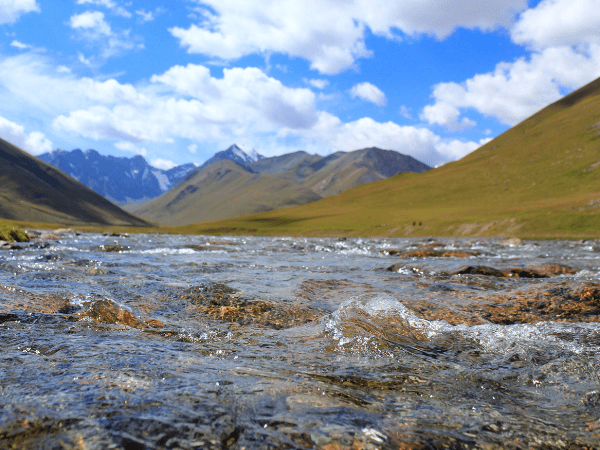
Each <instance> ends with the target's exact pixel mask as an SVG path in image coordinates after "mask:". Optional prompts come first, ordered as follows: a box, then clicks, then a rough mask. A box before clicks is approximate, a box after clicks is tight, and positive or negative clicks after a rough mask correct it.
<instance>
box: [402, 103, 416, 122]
mask: <svg viewBox="0 0 600 450" xmlns="http://www.w3.org/2000/svg"><path fill="white" fill-rule="evenodd" d="M400 115H401V116H402V117H404V118H405V119H411V120H412V118H413V116H412V114H411V113H410V109H409V108H407V107H406V106H405V105H402V106H401V107H400Z"/></svg>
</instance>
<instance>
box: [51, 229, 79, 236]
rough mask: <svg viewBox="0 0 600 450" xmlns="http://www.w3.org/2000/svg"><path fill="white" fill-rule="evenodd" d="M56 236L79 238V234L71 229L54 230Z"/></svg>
mask: <svg viewBox="0 0 600 450" xmlns="http://www.w3.org/2000/svg"><path fill="white" fill-rule="evenodd" d="M54 232H55V233H56V234H74V235H75V236H79V235H80V234H81V233H80V232H78V231H75V230H74V229H73V228H58V229H56V230H54Z"/></svg>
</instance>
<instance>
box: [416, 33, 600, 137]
mask: <svg viewBox="0 0 600 450" xmlns="http://www.w3.org/2000/svg"><path fill="white" fill-rule="evenodd" d="M598 76H600V46H597V45H592V46H590V47H589V50H588V52H585V53H580V52H578V51H577V50H576V49H573V48H572V47H555V48H552V47H551V48H547V49H544V50H543V51H542V52H539V53H533V54H532V55H531V57H530V58H529V59H526V58H520V59H518V60H517V61H515V62H512V63H506V62H502V63H500V64H498V65H497V66H496V68H495V70H494V71H493V72H489V73H485V74H478V75H475V76H474V77H472V78H469V79H468V80H466V81H465V82H463V83H454V82H451V83H440V84H438V85H436V86H435V87H434V89H433V94H432V97H433V98H434V99H435V103H434V104H433V105H428V106H426V107H425V108H424V109H423V112H422V114H421V118H422V119H423V120H426V121H427V122H429V123H430V124H433V123H437V124H440V125H445V126H447V127H449V128H453V127H454V128H455V129H456V126H457V125H458V126H459V128H460V125H462V124H463V123H464V124H465V125H469V124H470V123H471V121H470V119H467V118H463V119H462V120H459V115H460V112H461V110H465V109H469V108H472V109H475V110H476V111H478V112H480V113H482V114H485V115H486V116H491V117H494V118H496V119H498V120H499V121H500V122H502V123H504V124H506V125H515V124H517V123H518V122H520V121H521V120H523V119H526V118H527V117H529V116H530V115H532V114H534V113H535V112H537V111H538V110H540V109H541V108H543V107H544V106H546V105H548V104H549V103H552V102H554V101H556V100H558V99H559V98H560V97H561V89H562V88H568V89H575V88H578V87H580V86H582V85H584V84H586V83H588V82H589V81H591V80H593V79H595V78H597V77H598ZM465 121H466V122H465Z"/></svg>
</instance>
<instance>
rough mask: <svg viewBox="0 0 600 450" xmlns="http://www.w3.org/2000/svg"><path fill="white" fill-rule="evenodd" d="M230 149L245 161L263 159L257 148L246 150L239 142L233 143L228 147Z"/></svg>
mask: <svg viewBox="0 0 600 450" xmlns="http://www.w3.org/2000/svg"><path fill="white" fill-rule="evenodd" d="M228 150H230V151H231V153H233V154H234V155H235V156H237V157H238V158H240V159H241V160H242V161H243V162H254V161H258V160H259V159H261V155H259V154H258V152H257V151H256V150H244V149H242V148H240V147H239V146H238V145H237V144H233V145H232V146H231V147H229V148H228Z"/></svg>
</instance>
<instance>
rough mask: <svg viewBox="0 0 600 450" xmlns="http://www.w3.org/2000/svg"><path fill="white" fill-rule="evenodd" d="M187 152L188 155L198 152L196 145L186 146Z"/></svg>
mask: <svg viewBox="0 0 600 450" xmlns="http://www.w3.org/2000/svg"><path fill="white" fill-rule="evenodd" d="M188 150H189V151H190V153H196V151H197V150H198V145H196V144H191V145H188Z"/></svg>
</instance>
